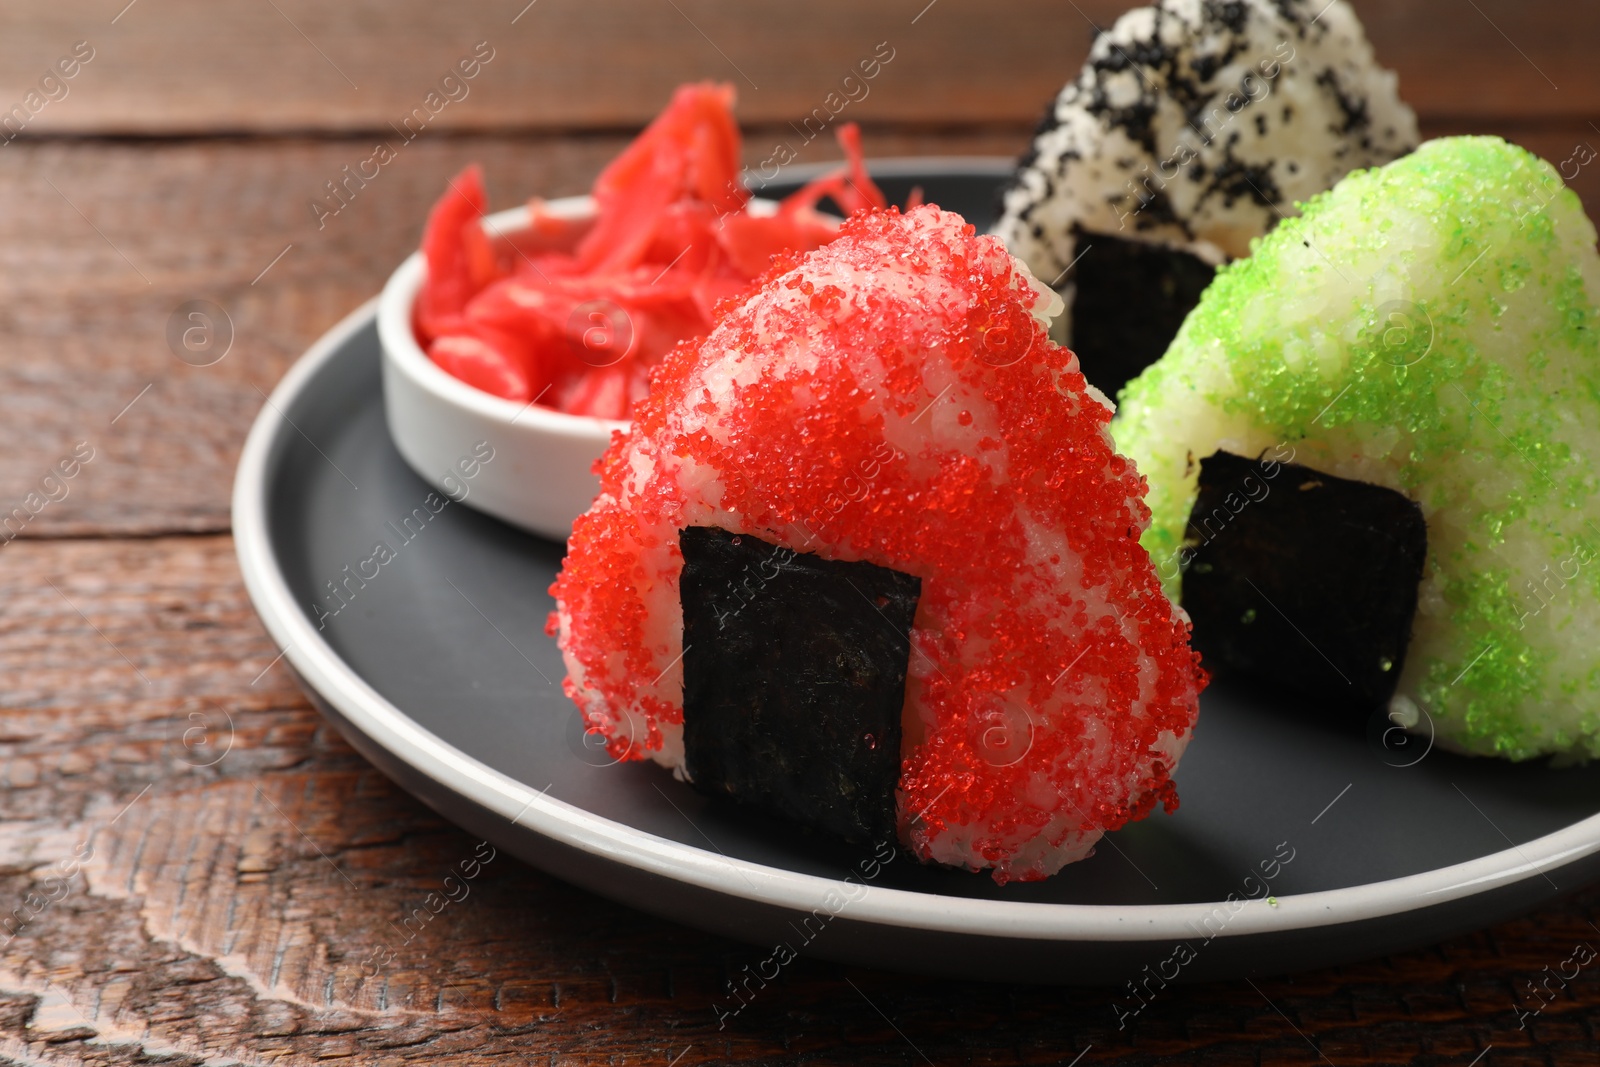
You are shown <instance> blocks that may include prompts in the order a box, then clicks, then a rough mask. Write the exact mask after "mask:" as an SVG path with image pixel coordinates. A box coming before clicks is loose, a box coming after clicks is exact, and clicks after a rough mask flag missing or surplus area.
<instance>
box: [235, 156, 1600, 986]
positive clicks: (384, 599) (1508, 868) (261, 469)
mask: <svg viewBox="0 0 1600 1067" xmlns="http://www.w3.org/2000/svg"><path fill="white" fill-rule="evenodd" d="M1007 166H1008V164H1004V163H1000V162H997V161H990V160H977V161H974V160H968V161H956V160H947V161H920V162H911V161H904V162H898V163H896V162H894V161H890V162H888V163H884V164H881V165H880V166H879V168H877V169H878V171H879V172H880V173H881V174H883V175H884V185H885V187H886V190H887V191H888V192H889V194H890V196H891V197H892V198H903V196H904V193H905V192H906V191H907V190H908V189H909V187H910V186H911V185H912V184H919V185H921V186H922V187H923V189H924V191H925V192H926V194H927V197H928V199H929V200H931V201H935V202H938V203H941V204H943V205H944V206H946V207H949V208H952V209H954V210H957V211H960V212H962V213H963V214H965V215H966V216H967V217H968V219H970V220H971V221H973V222H975V223H976V224H978V225H979V226H980V227H982V226H984V225H986V224H987V222H988V220H989V218H990V217H991V210H990V209H991V205H992V203H993V198H994V190H995V187H996V184H997V182H998V180H999V177H1000V176H1001V175H1002V174H1003V173H1004V172H1005V169H1006V167H1007ZM774 191H775V192H778V193H781V192H783V191H784V190H783V189H778V188H769V189H767V190H763V192H765V193H768V194H770V193H772V192H774ZM428 495H429V489H428V487H427V486H426V485H425V484H424V483H423V482H422V481H421V480H420V479H419V478H418V477H417V476H416V475H415V474H413V473H412V471H411V470H410V469H409V468H408V467H407V466H406V465H405V463H404V462H403V461H402V460H401V458H400V456H399V455H398V454H397V453H396V451H395V449H394V446H393V445H392V444H391V443H390V440H389V436H388V433H387V431H386V429H385V426H384V418H383V408H382V400H381V391H380V388H379V351H378V341H377V336H376V330H375V327H374V325H373V305H371V304H369V305H367V306H366V307H364V308H362V309H360V310H358V311H357V312H356V313H354V314H353V315H352V316H351V317H350V318H349V319H347V320H346V321H345V322H344V323H342V324H341V325H340V326H339V327H337V328H335V330H334V331H332V332H331V333H330V334H329V336H328V337H326V338H324V339H323V341H321V342H319V343H318V345H317V346H316V347H314V348H313V349H312V350H311V351H310V352H308V353H307V354H306V356H305V357H304V358H303V359H302V360H301V361H300V363H298V364H297V365H296V367H295V368H294V369H293V370H291V372H290V373H289V375H288V376H287V377H286V378H285V379H284V381H283V383H282V384H281V385H280V386H279V388H278V390H277V391H276V393H275V394H274V395H273V398H272V402H271V404H269V405H268V406H267V407H266V408H264V409H263V411H262V413H261V415H260V417H259V418H258V420H257V423H256V425H255V427H254V428H253V430H252V431H251V435H250V440H249V442H248V444H247V445H246V448H245V452H244V455H243V457H242V458H241V461H240V468H239V476H238V480H237V483H236V486H235V497H234V525H235V534H236V537H237V540H238V545H239V556H240V561H241V564H242V568H243V572H244V575H245V580H246V584H247V586H248V587H249V589H250V593H251V597H252V599H253V600H254V602H255V604H256V606H257V608H258V610H259V611H260V612H261V615H262V618H263V620H264V621H265V622H266V624H267V627H268V629H269V630H270V631H271V633H272V634H273V636H274V637H275V638H277V639H278V641H279V642H280V645H281V646H283V647H285V648H286V649H287V652H286V659H287V660H288V662H289V663H290V664H291V665H292V666H293V668H294V669H295V671H296V672H297V673H298V675H299V676H300V677H301V679H302V681H303V682H304V684H305V686H306V688H307V691H308V692H309V693H310V694H311V696H312V697H313V699H315V700H316V702H317V703H318V705H319V706H320V707H321V708H322V709H323V711H324V712H325V713H326V714H327V715H328V716H329V718H330V719H332V721H333V722H334V723H336V724H337V725H338V726H339V727H340V729H341V730H342V731H343V732H344V733H345V735H346V736H347V737H349V739H350V740H351V742H352V743H353V744H355V746H356V747H357V748H359V749H360V750H361V751H362V752H363V753H364V754H365V755H366V756H367V757H368V758H370V759H371V760H372V761H373V762H374V763H375V764H376V765H377V766H378V767H380V768H381V769H382V770H384V771H385V772H386V773H388V774H389V775H390V776H391V777H393V778H394V779H396V780H397V781H398V782H399V783H400V784H401V785H402V786H404V787H405V788H407V789H408V790H410V791H412V792H414V793H415V794H417V795H418V796H419V797H421V798H422V799H423V800H424V801H425V802H427V803H428V804H430V805H431V806H433V807H434V808H436V809H437V810H439V811H440V812H442V813H443V814H445V815H446V816H448V817H449V818H452V819H454V820H456V821H457V822H459V823H460V824H462V825H463V826H466V827H468V828H469V829H471V830H472V831H473V832H475V833H478V834H482V835H484V836H487V837H489V838H490V839H492V840H494V841H495V842H496V843H497V844H499V845H501V846H502V847H504V848H506V849H507V850H508V851H510V852H512V853H514V854H516V855H519V856H521V857H522V858H524V859H525V860H527V861H528V862H529V863H532V864H534V865H535V866H538V867H541V868H543V869H545V870H548V871H551V872H552V873H555V874H557V875H560V876H562V877H564V878H567V879H569V880H571V881H573V882H575V883H577V884H580V885H583V886H586V887H589V888H591V889H593V890H594V891H595V892H597V893H600V894H603V895H605V896H608V897H612V898H614V899H617V900H621V901H624V902H626V903H629V904H633V905H635V906H638V907H641V908H644V909H646V910H649V911H653V912H656V913H657V914H660V915H664V916H668V917H670V918H674V919H678V920H681V921H683V922H686V923H689V924H692V925H695V926H699V927H702V928H704V929H707V930H713V931H716V932H718V933H721V934H726V935H729V936H732V937H736V938H741V939H744V940H747V941H750V942H752V943H755V944H757V945H765V946H776V945H778V944H779V943H780V942H782V943H787V944H788V945H789V946H790V947H792V948H794V949H796V950H800V951H803V952H805V953H809V954H813V955H817V956H821V957H825V958H831V959H837V960H843V961H849V962H856V963H863V964H868V965H873V966H879V967H886V968H895V969H903V970H912V971H921V972H929V973H937V974H947V975H953V976H963V977H979V978H994V979H1009V980H1021V981H1046V982H1057V981H1064V982H1086V983H1106V984H1115V985H1122V984H1124V983H1125V982H1128V981H1131V980H1143V978H1144V975H1145V972H1144V970H1143V969H1144V968H1145V967H1146V966H1147V965H1148V966H1149V967H1150V968H1152V970H1158V971H1160V972H1161V973H1162V974H1163V975H1165V976H1166V977H1168V978H1173V977H1174V976H1175V977H1176V978H1177V979H1179V980H1188V979H1195V978H1215V977H1221V976H1235V975H1241V974H1270V973H1275V972H1282V971H1288V970H1297V969H1302V968H1308V967H1314V966H1321V965H1325V964H1331V963H1337V962H1343V961H1349V960H1353V959H1357V958H1361V957H1366V956H1371V955H1376V954H1381V953H1387V952H1391V951H1395V950H1399V949H1402V948H1405V947H1409V946H1414V945H1418V944H1423V943H1427V942H1431V941H1434V940H1438V939H1439V938H1442V937H1445V936H1448V935H1450V934H1453V933H1456V932H1460V931H1464V930H1467V929H1471V928H1475V927H1479V926H1483V925H1487V924H1489V923H1492V922H1495V921H1498V920H1500V919H1503V918H1506V917H1509V916H1512V915H1514V914H1516V913H1518V912H1521V911H1525V910H1527V909H1530V908H1532V907H1535V906H1537V905H1539V904H1542V903H1544V902H1546V901H1549V900H1552V899H1554V898H1556V897H1557V896H1558V895H1561V894H1564V893H1566V892H1570V891H1572V890H1575V889H1577V888H1579V887H1580V886H1582V885H1584V884H1585V883H1586V882H1588V881H1590V880H1591V879H1593V878H1595V877H1596V876H1597V874H1600V816H1596V812H1600V768H1578V769H1564V770H1555V769H1551V768H1549V767H1548V766H1546V765H1544V764H1526V765H1511V764H1506V763H1501V762H1495V761H1489V760H1473V759H1465V758H1461V757H1457V756H1453V755H1450V754H1448V753H1445V752H1442V751H1437V750H1430V748H1429V746H1428V744H1427V741H1426V739H1409V740H1408V741H1407V740H1403V739H1402V738H1400V737H1399V735H1397V734H1390V735H1387V736H1385V733H1384V731H1383V729H1382V727H1383V726H1385V725H1386V724H1385V723H1382V722H1381V721H1380V722H1379V723H1377V724H1367V723H1363V722H1360V721H1343V722H1341V721H1335V720H1330V719H1329V718H1328V717H1326V716H1324V715H1318V714H1316V713H1313V712H1311V711H1309V710H1308V709H1305V708H1303V707H1300V706H1299V705H1298V704H1297V702H1296V701H1295V700H1294V699H1293V698H1292V697H1286V696H1284V695H1282V694H1277V693H1272V692H1263V691H1256V690H1251V689H1249V688H1247V687H1245V686H1243V685H1240V684H1236V683H1229V682H1226V681H1219V682H1217V683H1215V684H1213V686H1212V687H1211V689H1209V690H1208V691H1207V692H1206V694H1205V695H1204V697H1203V698H1202V701H1201V716H1200V723H1199V727H1198V729H1197V730H1196V735H1195V738H1194V741H1193V743H1192V745H1191V746H1190V747H1189V750H1188V753H1187V754H1186V755H1185V756H1184V759H1183V762H1182V765H1181V766H1180V767H1179V769H1178V772H1177V775H1176V778H1177V782H1178V787H1179V791H1180V794H1181V796H1182V807H1181V809H1180V810H1179V811H1178V812H1177V813H1175V814H1173V815H1161V814H1157V815H1155V816H1152V817H1151V818H1149V819H1147V820H1145V821H1144V822H1141V823H1137V824H1134V825H1130V826H1128V827H1126V828H1124V829H1123V830H1121V831H1118V832H1117V833H1115V834H1112V835H1110V836H1109V837H1107V838H1106V840H1105V841H1104V843H1103V844H1102V846H1101V847H1100V848H1099V849H1098V851H1097V853H1096V854H1095V855H1094V856H1092V857H1091V858H1090V859H1088V860H1085V861H1083V862H1081V863H1078V864H1075V865H1073V866H1071V867H1068V868H1067V869H1066V870H1064V871H1063V872H1062V873H1060V874H1058V875H1057V876H1055V877H1054V878H1052V879H1050V880H1048V881H1046V882H1043V883H1035V884H1029V885H1021V884H1014V885H1009V886H1005V887H999V886H996V885H995V884H994V883H993V882H992V881H991V880H990V879H989V878H987V877H986V876H983V875H976V874H967V873H963V872H957V871H948V870H938V869H932V868H927V867H920V866H918V865H917V864H916V863H915V862H913V861H912V860H910V859H909V858H907V857H905V856H899V857H897V858H896V859H894V860H893V861H892V862H889V863H888V864H886V865H883V866H881V868H875V867H874V866H872V865H871V864H870V862H868V861H867V859H866V857H867V855H868V853H869V850H863V849H859V848H853V847H848V846H844V845H840V844H837V843H834V842H831V841H827V840H823V839H821V838H818V837H815V836H810V835H807V834H805V833H802V832H799V831H797V830H796V829H794V828H793V827H791V826H788V825H785V824H781V823H778V822H775V821H772V820H768V819H766V818H762V817H759V816H755V815H752V814H750V813H747V812H744V811H741V810H738V809H736V808H733V807H730V806H725V805H721V804H717V803H713V802H710V801H708V800H706V799H705V798H703V797H701V796H700V795H698V794H696V793H695V792H694V791H693V790H691V789H689V788H688V787H686V786H684V785H682V784H680V783H678V782H675V781H674V780H673V779H672V778H671V776H670V775H669V774H667V773H666V772H663V771H661V770H660V769H659V768H656V767H654V766H653V765H649V766H647V765H641V764H636V763H634V764H623V765H616V766H612V765H608V761H607V760H606V759H605V758H604V756H603V754H600V753H596V752H594V751H592V750H591V749H589V748H586V747H585V745H584V743H583V733H582V727H581V725H580V723H579V720H578V716H577V713H576V711H575V709H574V707H573V705H572V703H571V702H570V701H569V700H567V699H566V697H564V696H563V695H562V693H561V689H560V682H561V679H562V676H563V669H562V665H561V659H560V656H559V655H558V653H557V651H556V648H555V644H554V642H553V640H552V639H551V638H549V637H547V636H546V635H545V632H544V626H545V621H546V618H547V617H548V614H549V612H550V610H551V607H552V603H551V599H550V597H549V595H548V594H547V593H546V589H547V588H548V587H549V585H550V582H551V580H552V579H553V578H554V576H555V573H556V569H557V567H558V566H559V564H560V562H561V556H562V551H563V547H562V546H561V545H559V544H555V543H551V542H548V541H543V540H539V539H537V538H535V537H532V536H530V535H528V534H525V533H521V532H519V531H517V530H515V529H513V528H511V527H510V526H507V525H504V524H502V523H500V522H498V521H496V520H494V519H491V518H488V517H485V516H483V515H480V514H478V513H476V512H474V511H473V510H471V508H470V507H469V506H465V505H463V504H459V503H451V504H449V505H447V506H445V507H444V508H443V509H442V510H440V511H439V512H438V514H436V515H432V516H431V517H430V518H429V519H428V520H427V522H426V523H425V524H422V523H420V522H418V520H415V519H413V526H414V527H417V528H419V529H420V532H417V533H410V532H409V531H401V530H400V529H399V527H400V525H401V522H402V519H403V518H404V517H405V516H408V515H412V514H413V513H414V512H415V511H416V509H418V508H423V509H424V512H425V513H426V510H427V509H426V507H425V504H424V501H425V499H426V498H427V497H428ZM436 499H437V498H436ZM468 503H470V496H469V497H468ZM402 534H409V536H410V539H409V540H406V539H405V537H404V536H402ZM379 541H382V542H384V543H386V544H387V545H388V546H390V547H391V548H392V549H393V550H394V553H395V554H394V558H393V559H392V560H391V561H390V562H388V563H387V564H385V565H383V566H382V567H381V568H380V570H379V573H378V575H377V577H375V578H373V579H372V580H370V581H367V582H366V583H365V585H364V586H360V587H358V586H356V585H355V584H353V583H352V584H350V585H348V586H347V587H346V588H347V589H351V590H354V591H355V592H354V596H353V597H352V598H351V599H350V600H349V602H348V604H347V605H346V606H343V607H341V608H340V610H339V611H338V613H337V614H334V615H331V616H327V617H324V616H323V615H322V614H321V613H320V611H317V610H316V609H314V607H313V606H314V605H319V604H320V605H323V610H328V609H331V608H332V607H334V606H339V605H340V603H341V602H340V601H339V600H335V599H333V597H332V595H331V594H330V592H329V588H330V583H338V582H343V581H345V579H346V577H347V575H348V573H349V572H347V571H346V570H345V568H346V567H347V566H348V567H350V568H352V569H354V567H355V565H356V564H357V562H358V561H360V560H364V559H366V558H368V557H369V556H371V555H372V553H373V548H374V545H375V544H376V543H377V542H379ZM369 572H370V571H369ZM347 595H348V594H347ZM319 624H320V628H319ZM1286 857H1287V859H1286ZM864 871H865V872H867V873H863V872H864ZM852 872H854V873H852ZM847 875H850V876H851V877H850V880H849V881H848V882H845V881H841V880H842V879H844V878H845V877H846V876H847ZM1269 894H1270V895H1271V897H1272V898H1273V899H1271V900H1268V899H1267V897H1268V895H1269ZM1230 895H1231V896H1230ZM1180 944H1182V945H1184V946H1185V948H1181V949H1180V948H1179V945H1180ZM1174 961H1177V962H1174Z"/></svg>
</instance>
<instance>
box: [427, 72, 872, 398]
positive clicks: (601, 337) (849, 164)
mask: <svg viewBox="0 0 1600 1067" xmlns="http://www.w3.org/2000/svg"><path fill="white" fill-rule="evenodd" d="M733 102H734V91H733V87H732V86H730V85H716V84H712V83H709V82H705V83H700V84H694V85H684V86H681V87H680V88H679V89H678V90H677V92H676V93H674V94H673V97H672V102H671V103H670V104H668V105H667V108H666V110H665V111H663V112H662V113H661V114H660V115H658V116H657V117H656V118H655V120H654V121H653V122H651V123H650V125H649V126H648V127H647V128H646V129H645V131H644V132H643V133H641V134H640V135H639V137H638V138H637V139H636V140H635V141H634V142H633V143H632V144H630V145H629V146H628V147H627V148H626V149H625V150H624V151H623V152H622V154H621V155H619V156H618V157H617V158H616V159H614V160H612V161H611V163H610V164H609V165H607V166H606V168H605V169H604V170H603V171H601V172H600V176H599V178H597V179H596V180H595V183H594V189H593V197H594V201H595V215H594V220H593V223H592V224H591V225H589V226H588V228H587V231H586V232H583V234H582V237H581V239H578V240H576V241H575V242H574V241H572V240H570V239H568V240H566V241H562V240H559V237H560V235H566V236H567V237H568V238H570V237H571V236H572V235H573V234H574V233H575V232H576V231H575V229H574V227H573V226H572V224H571V223H570V222H568V221H566V220H562V219H558V218H556V217H555V216H552V215H551V214H550V213H549V212H548V210H547V209H546V208H545V206H544V204H543V202H542V201H540V200H534V201H531V202H530V205H529V206H530V208H531V211H532V218H531V220H530V226H529V229H530V232H531V233H532V234H534V235H540V234H544V235H547V236H548V235H551V234H554V235H557V237H558V239H557V240H555V241H553V242H546V243H554V244H556V245H558V246H559V247H558V249H557V250H550V249H548V248H521V247H516V246H513V245H511V244H509V243H506V242H501V243H500V244H499V245H498V246H497V245H496V244H495V243H493V242H491V240H490V239H489V238H488V237H487V236H486V235H485V234H484V232H483V227H482V225H481V221H480V220H481V219H482V217H483V215H484V213H485V211H486V209H487V198H486V197H485V195H484V191H483V172H482V171H481V169H480V168H479V167H478V166H477V165H473V166H470V167H468V168H467V169H466V170H464V171H462V172H461V173H460V174H458V175H456V177H455V178H453V179H451V181H450V184H449V187H448V188H447V189H446V190H445V192H444V195H443V196H441V197H440V198H439V200H438V202H437V203H436V204H434V206H433V210H432V212H431V213H430V214H429V215H428V224H427V228H426V229H425V230H424V232H423V237H422V252H423V255H424V257H425V258H426V259H427V263H428V276H427V279H426V281H425V282H424V283H423V286H422V289H421V291H420V292H419V293H418V295H417V302H416V308H415V314H414V326H415V330H416V334H417V340H418V342H419V343H420V344H421V345H422V347H423V348H424V349H425V350H426V351H427V353H428V356H429V358H431V359H432V360H433V361H434V362H435V363H436V364H438V365H439V366H440V367H442V368H443V369H444V370H446V371H448V372H449V373H450V374H452V375H454V376H455V377H457V378H459V379H461V380H462V381H464V382H466V383H468V384H469V385H472V386H475V387H477V388H478V389H482V390H483V391H484V392H487V393H492V394H494V395H495V396H500V397H505V398H506V399H508V400H517V401H522V402H537V403H540V404H543V405H546V406H549V407H552V408H556V409H557V410H560V411H565V412H569V413H571V414H574V415H593V416H598V417H601V418H609V419H623V418H627V416H628V412H629V410H630V409H631V408H632V406H633V404H634V403H635V402H636V401H638V400H639V399H641V398H642V397H643V396H644V395H645V393H646V392H647V391H648V390H649V375H650V370H651V368H652V367H654V366H655V365H656V364H657V363H659V362H660V361H661V359H662V358H663V357H664V356H665V355H666V354H667V352H668V351H669V350H670V349H671V348H672V347H673V346H674V345H676V344H678V343H679V342H681V341H687V340H696V339H699V338H701V337H704V336H705V335H706V334H707V333H709V332H710V331H711V325H712V322H713V321H714V320H715V318H716V312H717V309H718V307H719V305H721V304H722V303H723V302H724V301H728V300H731V299H734V298H738V297H742V296H744V295H746V294H748V293H749V292H750V291H751V290H752V289H753V288H754V283H755V281H756V280H757V279H758V278H759V277H760V276H761V275H762V274H764V273H765V272H766V270H767V268H768V267H769V266H770V265H771V264H772V260H773V257H774V256H776V255H779V254H781V253H793V252H807V251H810V250H811V249H813V248H818V247H820V246H822V245H824V244H827V243H828V242H829V241H831V240H832V239H833V238H834V236H835V235H836V234H837V232H838V222H837V220H836V219H833V218H831V217H830V216H827V215H824V214H822V213H821V212H819V211H818V210H817V204H818V202H819V201H821V200H822V198H823V197H832V198H833V200H834V202H835V203H836V204H838V205H839V206H840V207H841V208H842V209H844V211H846V212H847V213H851V214H853V213H855V212H858V211H863V210H867V209H869V208H881V207H883V206H884V205H885V200H884V197H883V194H882V192H880V191H879V189H878V187H877V186H876V185H875V184H874V183H873V181H872V179H871V178H870V177H868V176H867V172H866V167H865V166H864V165H863V163H862V156H861V135H860V131H859V130H858V129H857V127H856V126H855V124H853V123H849V124H846V125H843V126H841V127H840V128H839V130H838V134H837V136H838V139H839V143H840V144H841V146H842V147H843V148H844V151H845V154H846V157H847V159H846V162H845V164H844V165H843V166H842V167H840V168H839V169H838V170H836V171H833V172H831V173H829V174H827V175H824V176H823V177H821V178H819V179H817V180H816V181H814V182H811V183H810V184H809V185H807V186H806V187H805V188H803V189H801V190H800V191H799V192H797V193H795V194H793V195H792V196H790V197H788V198H787V199H785V200H784V201H783V202H782V203H781V204H780V205H779V207H778V210H777V213H776V214H773V215H753V214H751V213H750V211H749V210H748V207H749V201H750V193H749V192H748V191H747V190H746V189H745V188H744V185H743V183H742V182H741V181H740V167H739V152H740V145H741V140H740V136H739V127H738V126H737V124H735V122H734V120H733Z"/></svg>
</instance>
